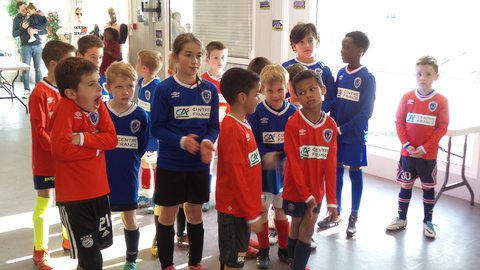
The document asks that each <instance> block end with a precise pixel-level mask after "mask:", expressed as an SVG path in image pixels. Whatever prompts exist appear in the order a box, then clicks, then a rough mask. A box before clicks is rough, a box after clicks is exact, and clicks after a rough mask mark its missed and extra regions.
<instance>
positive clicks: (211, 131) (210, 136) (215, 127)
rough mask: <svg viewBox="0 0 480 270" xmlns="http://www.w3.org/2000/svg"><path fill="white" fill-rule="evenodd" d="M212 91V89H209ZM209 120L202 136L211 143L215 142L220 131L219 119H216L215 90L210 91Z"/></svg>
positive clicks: (216, 95) (216, 100)
mask: <svg viewBox="0 0 480 270" xmlns="http://www.w3.org/2000/svg"><path fill="white" fill-rule="evenodd" d="M202 86H203V87H206V86H205V84H202ZM210 91H212V90H210ZM210 108H211V109H210V110H211V111H210V121H209V122H208V130H207V133H206V134H205V137H203V139H204V140H209V141H211V142H212V143H215V141H216V140H217V138H218V132H219V131H220V128H219V123H218V121H219V119H218V109H219V107H218V92H217V91H212V101H211V103H210Z"/></svg>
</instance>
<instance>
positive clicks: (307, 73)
mask: <svg viewBox="0 0 480 270" xmlns="http://www.w3.org/2000/svg"><path fill="white" fill-rule="evenodd" d="M310 78H314V79H315V81H316V82H317V83H318V86H320V87H322V86H323V80H322V77H321V76H320V75H318V73H317V72H315V71H314V70H311V69H307V70H304V71H300V73H298V74H297V75H295V77H293V80H292V85H293V90H294V91H295V94H297V84H298V83H299V82H301V81H303V80H306V79H310ZM297 95H298V94H297Z"/></svg>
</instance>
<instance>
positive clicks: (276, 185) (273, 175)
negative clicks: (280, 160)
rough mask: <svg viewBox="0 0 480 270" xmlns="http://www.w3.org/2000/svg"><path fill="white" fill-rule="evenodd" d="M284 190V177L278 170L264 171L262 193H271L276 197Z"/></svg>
mask: <svg viewBox="0 0 480 270" xmlns="http://www.w3.org/2000/svg"><path fill="white" fill-rule="evenodd" d="M282 190H283V175H282V174H281V173H280V172H278V171H277V170H274V171H265V170H262V191H263V192H269V193H272V194H274V195H277V194H279V193H281V192H282Z"/></svg>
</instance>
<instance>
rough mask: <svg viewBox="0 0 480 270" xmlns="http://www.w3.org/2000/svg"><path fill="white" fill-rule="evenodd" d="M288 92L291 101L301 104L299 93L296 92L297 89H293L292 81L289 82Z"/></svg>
mask: <svg viewBox="0 0 480 270" xmlns="http://www.w3.org/2000/svg"><path fill="white" fill-rule="evenodd" d="M288 93H290V100H289V101H290V103H293V104H295V105H299V102H298V97H297V94H295V90H293V85H292V82H288Z"/></svg>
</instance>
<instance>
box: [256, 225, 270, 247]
mask: <svg viewBox="0 0 480 270" xmlns="http://www.w3.org/2000/svg"><path fill="white" fill-rule="evenodd" d="M257 239H258V245H259V246H260V248H269V247H270V241H269V240H268V222H265V223H263V230H262V232H260V233H257Z"/></svg>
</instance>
